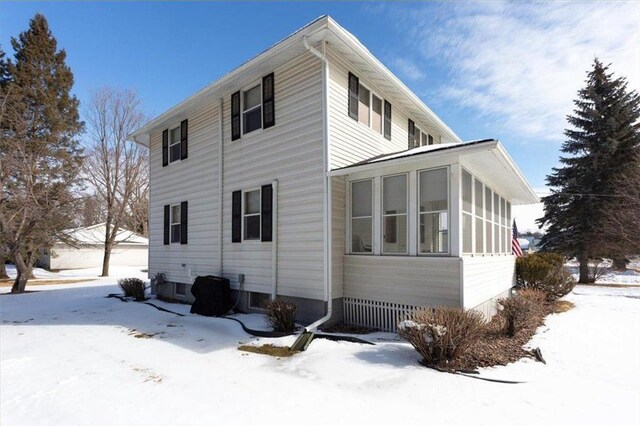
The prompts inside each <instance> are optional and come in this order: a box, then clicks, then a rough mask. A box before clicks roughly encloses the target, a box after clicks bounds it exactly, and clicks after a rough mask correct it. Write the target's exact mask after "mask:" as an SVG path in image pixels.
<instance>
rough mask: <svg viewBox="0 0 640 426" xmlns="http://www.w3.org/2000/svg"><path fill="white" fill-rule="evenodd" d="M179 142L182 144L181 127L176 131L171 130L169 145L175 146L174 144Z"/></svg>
mask: <svg viewBox="0 0 640 426" xmlns="http://www.w3.org/2000/svg"><path fill="white" fill-rule="evenodd" d="M178 142H180V126H178V127H176V128H175V129H171V132H170V140H169V143H170V144H172V145H173V144H174V143H178Z"/></svg>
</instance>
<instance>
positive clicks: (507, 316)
mask: <svg viewBox="0 0 640 426" xmlns="http://www.w3.org/2000/svg"><path fill="white" fill-rule="evenodd" d="M498 305H499V307H498V309H499V312H500V313H499V315H500V317H501V318H502V319H503V320H504V328H503V332H504V334H506V335H507V336H509V337H513V336H515V335H516V333H517V332H518V331H520V330H522V329H523V328H525V327H526V326H527V325H528V324H529V322H530V321H531V320H532V319H533V316H534V315H535V314H536V312H538V310H539V306H536V304H535V303H534V302H532V301H531V300H530V299H528V298H526V297H523V296H521V295H516V296H513V297H509V298H506V299H501V300H499V301H498Z"/></svg>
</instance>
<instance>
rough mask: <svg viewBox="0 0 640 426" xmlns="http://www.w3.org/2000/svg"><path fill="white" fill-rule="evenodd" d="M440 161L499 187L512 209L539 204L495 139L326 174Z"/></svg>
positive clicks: (438, 147) (420, 149)
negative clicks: (513, 206)
mask: <svg viewBox="0 0 640 426" xmlns="http://www.w3.org/2000/svg"><path fill="white" fill-rule="evenodd" d="M443 158H446V160H447V161H446V163H447V164H453V163H460V164H461V165H462V166H463V167H464V168H467V169H469V171H470V172H471V173H472V174H474V175H476V176H477V177H478V178H479V179H480V180H482V181H483V182H485V183H487V184H490V185H491V186H493V187H499V188H500V189H501V191H502V192H503V193H504V195H508V196H509V199H510V200H511V203H512V204H514V205H519V204H533V203H538V202H540V200H539V198H538V196H537V195H536V193H535V191H534V190H533V188H532V187H531V185H529V183H528V182H527V180H526V179H525V177H524V175H523V174H522V172H521V171H520V169H519V168H518V166H516V164H515V162H514V161H513V159H511V157H510V156H509V154H508V153H507V151H506V150H505V149H504V146H502V144H501V143H500V141H498V140H496V139H482V140H473V141H467V142H459V143H450V144H439V145H428V146H421V147H418V148H414V149H409V150H406V151H400V152H396V153H391V154H384V155H378V156H376V157H372V158H369V159H367V160H364V161H361V162H359V163H356V164H353V165H350V166H346V167H342V168H339V169H334V170H332V171H330V172H329V173H328V174H329V176H345V175H352V174H356V173H367V172H373V171H375V170H377V169H381V168H387V167H394V166H407V168H414V167H417V168H420V167H429V163H430V162H432V160H441V159H443Z"/></svg>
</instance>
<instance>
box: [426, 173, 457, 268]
mask: <svg viewBox="0 0 640 426" xmlns="http://www.w3.org/2000/svg"><path fill="white" fill-rule="evenodd" d="M440 169H444V170H446V172H447V210H434V211H427V212H421V211H420V173H422V172H429V171H433V170H440ZM416 181H417V182H416V187H417V191H418V193H417V195H416V204H417V208H416V213H417V214H418V218H417V222H416V228H417V241H416V244H417V245H418V247H417V248H416V254H417V256H426V257H431V256H440V257H443V256H445V257H446V256H451V169H450V166H448V165H446V166H437V167H429V168H427V169H419V170H417V171H416ZM443 211H446V212H447V251H446V252H442V253H423V252H421V251H420V238H421V237H422V235H421V232H420V216H421V215H423V214H428V213H441V212H443ZM460 231H462V223H461V224H460ZM461 233H462V232H461Z"/></svg>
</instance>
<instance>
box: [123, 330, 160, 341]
mask: <svg viewBox="0 0 640 426" xmlns="http://www.w3.org/2000/svg"><path fill="white" fill-rule="evenodd" d="M127 334H129V336H133V337H135V338H136V339H151V338H152V337H153V336H155V335H157V334H160V333H144V332H142V331H138V330H136V329H135V328H132V329H131V330H129V333H127Z"/></svg>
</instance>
